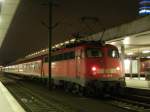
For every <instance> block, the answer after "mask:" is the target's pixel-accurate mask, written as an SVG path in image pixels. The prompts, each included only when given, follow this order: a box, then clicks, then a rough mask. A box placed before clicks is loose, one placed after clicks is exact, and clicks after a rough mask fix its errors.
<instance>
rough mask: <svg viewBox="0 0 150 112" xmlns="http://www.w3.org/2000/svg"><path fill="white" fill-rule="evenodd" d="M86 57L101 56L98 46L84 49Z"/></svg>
mask: <svg viewBox="0 0 150 112" xmlns="http://www.w3.org/2000/svg"><path fill="white" fill-rule="evenodd" d="M86 54H87V57H102V56H103V53H102V51H101V50H100V49H99V48H89V49H87V50H86Z"/></svg>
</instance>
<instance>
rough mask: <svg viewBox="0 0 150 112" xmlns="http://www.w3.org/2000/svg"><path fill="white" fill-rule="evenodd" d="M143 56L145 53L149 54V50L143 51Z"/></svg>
mask: <svg viewBox="0 0 150 112" xmlns="http://www.w3.org/2000/svg"><path fill="white" fill-rule="evenodd" d="M142 53H143V54H146V53H150V50H144V51H142Z"/></svg>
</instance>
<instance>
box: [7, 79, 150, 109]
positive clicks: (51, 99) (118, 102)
mask: <svg viewBox="0 0 150 112" xmlns="http://www.w3.org/2000/svg"><path fill="white" fill-rule="evenodd" d="M31 85H32V82H30V81H29V82H28V81H27V82H26V81H17V83H15V84H14V85H11V84H10V85H9V86H7V85H6V86H7V87H8V89H9V90H10V91H11V92H12V93H13V92H14V95H15V97H18V98H17V99H19V100H20V102H22V103H23V105H24V106H25V107H27V108H26V110H28V111H29V112H53V111H54V112H89V111H88V110H87V109H83V108H84V107H83V108H82V107H80V106H79V107H78V108H76V107H74V106H72V105H70V104H69V105H68V104H67V105H65V104H64V101H60V100H56V96H53V95H51V96H50V95H49V93H47V94H46V93H45V94H43V90H41V91H40V89H39V90H38V89H33V87H32V86H31ZM34 85H36V84H35V83H34ZM12 86H13V87H12ZM36 86H37V87H36V88H40V87H39V86H38V85H36ZM16 91H17V92H16ZM16 93H17V94H16ZM41 94H42V95H41ZM19 95H20V96H19ZM40 95H41V96H40ZM134 96H136V97H133V96H132V97H131V96H130V97H131V98H129V97H124V96H123V97H122V96H120V97H118V96H109V97H108V98H109V99H108V98H107V100H104V101H102V102H103V103H104V104H107V105H108V104H109V105H113V106H115V107H117V108H118V107H119V108H122V109H124V110H127V111H134V112H149V111H150V105H149V103H147V102H148V99H149V97H145V99H144V98H142V96H138V95H134ZM137 97H138V98H140V101H137V100H136V98H137ZM45 98H47V99H46V100H45ZM77 99H78V101H79V102H80V100H81V102H82V103H83V101H84V103H87V104H88V103H91V102H90V101H88V100H89V99H86V98H84V97H79V96H77ZM94 100H95V99H94ZM141 100H142V101H143V102H142V101H141ZM144 101H146V102H144ZM98 104H100V100H98V99H96V105H98ZM85 108H87V107H85ZM90 112H93V111H90ZM121 112H122V111H121Z"/></svg>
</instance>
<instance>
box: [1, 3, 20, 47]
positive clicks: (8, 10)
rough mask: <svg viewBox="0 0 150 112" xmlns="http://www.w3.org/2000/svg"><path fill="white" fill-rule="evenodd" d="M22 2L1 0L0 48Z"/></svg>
mask: <svg viewBox="0 0 150 112" xmlns="http://www.w3.org/2000/svg"><path fill="white" fill-rule="evenodd" d="M19 2H20V0H0V47H1V44H2V42H3V40H4V38H5V35H6V33H7V31H8V28H9V26H10V24H11V22H12V19H13V17H14V14H15V12H16V10H17V6H18V5H19Z"/></svg>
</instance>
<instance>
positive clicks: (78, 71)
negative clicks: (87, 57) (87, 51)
mask: <svg viewBox="0 0 150 112" xmlns="http://www.w3.org/2000/svg"><path fill="white" fill-rule="evenodd" d="M82 57H83V50H82V49H77V52H76V78H80V77H81V75H82Z"/></svg>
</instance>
